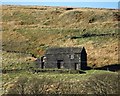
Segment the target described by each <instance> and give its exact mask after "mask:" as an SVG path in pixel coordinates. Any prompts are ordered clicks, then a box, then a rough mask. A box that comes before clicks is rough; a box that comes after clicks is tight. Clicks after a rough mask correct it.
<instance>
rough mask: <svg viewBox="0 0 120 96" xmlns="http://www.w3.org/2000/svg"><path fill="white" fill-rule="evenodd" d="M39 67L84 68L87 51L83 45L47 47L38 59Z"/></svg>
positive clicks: (85, 66)
mask: <svg viewBox="0 0 120 96" xmlns="http://www.w3.org/2000/svg"><path fill="white" fill-rule="evenodd" d="M39 64H40V66H39V67H40V68H42V69H44V68H58V69H73V70H79V69H81V70H84V69H86V68H87V53H86V50H85V48H84V47H67V48H63V47H61V48H49V49H48V50H47V51H46V53H45V55H44V56H42V57H41V59H40V63H39Z"/></svg>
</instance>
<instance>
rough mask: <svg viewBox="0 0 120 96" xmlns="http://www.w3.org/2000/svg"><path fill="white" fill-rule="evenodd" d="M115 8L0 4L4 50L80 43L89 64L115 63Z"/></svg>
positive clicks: (41, 49) (39, 51) (33, 50)
mask: <svg viewBox="0 0 120 96" xmlns="http://www.w3.org/2000/svg"><path fill="white" fill-rule="evenodd" d="M119 16H120V15H119V13H118V10H115V9H92V8H66V7H47V6H12V5H11V6H10V5H6V6H5V5H3V6H2V21H1V22H0V24H2V26H3V27H2V30H3V35H2V42H3V43H2V46H3V50H4V51H12V52H25V53H32V54H34V55H35V56H36V57H39V56H41V55H43V54H44V52H45V50H46V49H47V48H49V47H54V46H57V47H59V46H60V47H71V46H72V47H73V46H75V47H79V46H84V47H85V48H86V51H87V55H88V64H89V66H91V67H92V66H93V65H94V67H101V66H104V65H110V64H118V20H119Z"/></svg>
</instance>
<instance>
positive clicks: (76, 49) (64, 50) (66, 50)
mask: <svg viewBox="0 0 120 96" xmlns="http://www.w3.org/2000/svg"><path fill="white" fill-rule="evenodd" d="M83 48H84V47H58V48H49V49H48V50H47V51H46V53H45V54H58V53H59V54H60V53H61V54H62V53H81V52H82V49H83Z"/></svg>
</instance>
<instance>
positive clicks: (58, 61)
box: [57, 60, 63, 69]
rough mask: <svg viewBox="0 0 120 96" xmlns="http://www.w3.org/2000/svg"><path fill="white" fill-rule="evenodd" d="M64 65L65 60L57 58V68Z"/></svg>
mask: <svg viewBox="0 0 120 96" xmlns="http://www.w3.org/2000/svg"><path fill="white" fill-rule="evenodd" d="M62 67H63V60H57V68H58V69H61V68H62Z"/></svg>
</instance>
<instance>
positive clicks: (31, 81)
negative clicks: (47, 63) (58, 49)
mask: <svg viewBox="0 0 120 96" xmlns="http://www.w3.org/2000/svg"><path fill="white" fill-rule="evenodd" d="M104 74H106V75H107V74H108V75H113V76H115V75H117V73H115V72H109V71H100V70H89V71H86V74H68V73H67V74H66V73H62V74H60V73H42V72H40V73H34V74H33V73H31V72H28V71H21V72H16V73H7V74H3V88H4V93H6V94H15V93H14V92H16V91H15V90H19V91H20V90H21V89H19V88H21V85H23V86H24V88H25V90H26V92H34V90H36V88H38V85H39V86H40V87H41V88H43V89H42V90H41V91H37V92H35V93H33V94H41V93H42V92H43V93H44V94H46V93H48V92H47V89H49V88H50V89H51V88H52V90H54V92H53V91H52V90H51V91H49V92H50V93H51V92H52V94H60V93H62V94H64V93H66V94H70V93H71V92H73V93H75V94H78V93H81V92H82V90H83V88H86V89H88V90H89V87H87V86H86V85H85V84H86V82H88V81H90V80H91V78H93V77H94V75H96V76H99V75H100V76H101V75H104ZM17 84H18V85H19V87H18V86H17ZM28 85H29V87H26V86H28ZM35 86H36V87H35ZM45 86H46V87H45ZM51 86H53V87H51ZM75 86H76V87H75ZM31 87H32V88H33V91H32V90H31V89H29V88H31ZM71 87H72V88H73V87H75V88H73V89H72V91H71V92H70V90H71ZM13 88H15V89H14V90H13ZM26 88H27V89H26ZM44 88H45V89H44ZM57 88H58V89H59V91H60V93H58V92H59V91H58V89H57ZM76 88H77V89H76ZM91 88H92V86H91ZM39 89H40V88H39ZM27 90H29V91H27ZM76 90H79V92H78V91H76ZM84 91H85V89H84ZM11 92H12V93H11ZM93 92H94V91H93ZM50 93H48V94H50ZM83 93H84V92H83ZM20 94H21V93H20Z"/></svg>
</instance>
